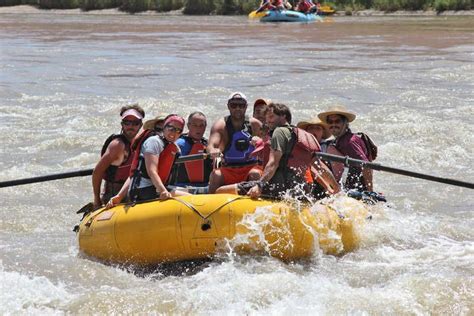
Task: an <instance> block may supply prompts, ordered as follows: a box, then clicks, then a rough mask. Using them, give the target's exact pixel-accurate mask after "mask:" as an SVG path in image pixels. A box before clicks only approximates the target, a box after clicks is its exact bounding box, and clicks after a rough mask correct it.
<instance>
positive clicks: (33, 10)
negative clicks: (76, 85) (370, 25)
mask: <svg viewBox="0 0 474 316" xmlns="http://www.w3.org/2000/svg"><path fill="white" fill-rule="evenodd" d="M2 13H7V14H11V13H16V14H42V13H58V14H90V15H113V14H120V15H129V14H130V13H128V12H124V11H120V10H119V9H117V8H114V9H104V10H91V11H82V10H81V9H49V10H45V9H39V8H37V7H35V6H31V5H18V6H11V7H0V14H2ZM135 15H165V16H179V15H183V13H182V10H175V11H169V12H156V11H145V12H140V13H135ZM348 15H349V16H350V15H352V16H368V17H369V16H413V17H415V16H473V15H474V10H462V11H449V10H448V11H443V12H439V13H438V12H436V11H434V10H429V11H422V10H418V11H403V10H402V11H395V12H384V11H378V10H372V9H370V10H361V11H352V12H351V13H350V14H347V13H346V12H345V11H337V12H336V13H335V14H334V16H338V17H339V16H348Z"/></svg>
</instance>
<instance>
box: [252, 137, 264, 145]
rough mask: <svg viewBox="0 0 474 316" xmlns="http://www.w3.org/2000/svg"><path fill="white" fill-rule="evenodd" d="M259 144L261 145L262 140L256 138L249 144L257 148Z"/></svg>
mask: <svg viewBox="0 0 474 316" xmlns="http://www.w3.org/2000/svg"><path fill="white" fill-rule="evenodd" d="M261 143H263V140H262V139H261V138H260V137H258V136H253V137H252V140H251V141H250V144H251V145H252V146H254V147H258V146H259V145H260V144H261Z"/></svg>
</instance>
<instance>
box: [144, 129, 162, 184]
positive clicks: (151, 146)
mask: <svg viewBox="0 0 474 316" xmlns="http://www.w3.org/2000/svg"><path fill="white" fill-rule="evenodd" d="M164 148H165V144H164V143H163V140H162V139H161V138H160V137H159V136H151V137H149V138H148V139H147V140H145V142H144V143H143V145H142V149H141V151H140V157H142V158H143V157H144V154H152V155H155V156H158V155H159V154H161V152H162V151H163V149H164ZM143 163H145V161H144V160H143ZM151 185H153V182H151V179H148V178H144V177H142V178H141V179H140V184H139V185H138V188H146V187H149V186H151Z"/></svg>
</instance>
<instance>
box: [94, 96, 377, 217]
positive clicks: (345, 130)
mask: <svg viewBox="0 0 474 316" xmlns="http://www.w3.org/2000/svg"><path fill="white" fill-rule="evenodd" d="M247 107H248V101H247V98H246V96H245V95H244V94H243V93H241V92H235V93H232V94H231V95H230V96H229V97H228V99H227V109H228V111H229V115H227V116H225V117H222V118H220V119H218V120H217V121H216V122H215V123H214V124H213V125H212V128H211V132H210V137H209V140H207V139H206V138H205V137H204V134H205V131H206V127H207V118H206V115H205V114H204V113H202V112H199V111H196V112H193V113H191V114H189V116H188V118H187V121H185V119H184V118H183V117H181V116H179V115H177V114H169V115H165V114H160V115H158V116H157V117H155V118H154V119H152V120H148V121H146V122H145V123H143V120H144V118H145V112H144V110H143V109H142V108H141V107H140V106H139V105H137V104H134V105H130V106H126V107H123V108H122V109H121V111H120V116H121V127H122V128H121V133H120V134H114V135H111V136H109V137H108V138H107V140H106V141H105V143H104V145H103V148H102V151H101V158H100V160H99V162H98V163H97V165H96V166H95V168H94V172H93V175H92V185H93V192H94V207H95V208H99V207H101V206H103V205H106V207H112V206H114V205H116V204H118V203H120V202H123V201H127V200H128V201H132V202H136V201H145V200H152V199H167V198H170V197H172V196H179V195H187V194H199V193H235V194H240V195H249V196H251V197H252V198H257V197H266V198H280V197H282V196H283V195H288V194H289V195H290V196H293V197H296V198H298V197H301V196H304V197H307V196H312V197H315V198H321V197H324V196H326V195H330V194H335V193H337V192H339V191H340V186H339V182H340V181H341V178H342V176H343V173H344V165H343V164H341V163H334V162H329V161H323V160H321V159H320V158H318V156H317V155H316V153H317V152H321V151H322V152H327V153H331V154H336V155H342V156H349V157H351V158H356V159H359V160H363V161H372V160H373V159H374V158H375V157H374V154H373V152H372V150H371V148H370V144H368V143H367V139H368V137H367V136H366V135H365V134H362V135H359V134H354V133H352V131H351V129H350V127H349V123H351V122H352V121H354V119H355V118H356V115H355V114H354V113H351V112H349V111H348V110H347V109H346V108H345V107H343V106H339V105H338V106H333V107H331V108H330V109H328V110H327V111H324V112H321V113H319V114H318V116H317V117H315V118H313V119H311V120H307V121H302V122H299V123H298V124H297V125H296V126H295V125H292V114H291V111H290V109H289V108H288V106H286V105H285V104H282V103H276V102H271V101H270V100H267V99H258V100H256V101H255V102H254V107H253V116H252V117H250V118H248V117H247V116H246V111H247ZM185 127H186V128H187V133H184V134H183V131H184V129H185ZM189 157H196V158H193V159H194V160H187V159H186V158H189ZM344 187H345V189H354V188H355V189H359V190H361V191H373V188H372V172H371V170H370V169H368V168H361V167H350V168H349V169H348V172H347V175H346V180H345V183H344Z"/></svg>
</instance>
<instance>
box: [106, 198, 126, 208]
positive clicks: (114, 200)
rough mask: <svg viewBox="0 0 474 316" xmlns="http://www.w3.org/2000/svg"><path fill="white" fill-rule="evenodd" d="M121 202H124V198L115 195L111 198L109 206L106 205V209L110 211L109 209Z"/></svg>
mask: <svg viewBox="0 0 474 316" xmlns="http://www.w3.org/2000/svg"><path fill="white" fill-rule="evenodd" d="M120 202H122V198H121V197H120V195H115V196H113V197H111V198H110V200H109V201H108V202H107V204H106V205H105V209H106V210H108V209H109V208H112V207H114V206H115V205H117V204H119V203H120Z"/></svg>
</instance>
